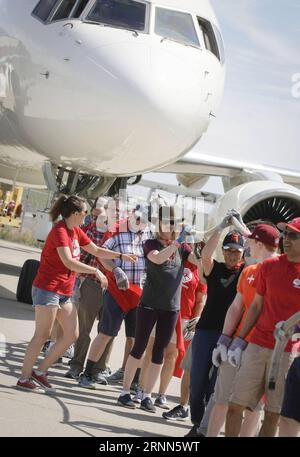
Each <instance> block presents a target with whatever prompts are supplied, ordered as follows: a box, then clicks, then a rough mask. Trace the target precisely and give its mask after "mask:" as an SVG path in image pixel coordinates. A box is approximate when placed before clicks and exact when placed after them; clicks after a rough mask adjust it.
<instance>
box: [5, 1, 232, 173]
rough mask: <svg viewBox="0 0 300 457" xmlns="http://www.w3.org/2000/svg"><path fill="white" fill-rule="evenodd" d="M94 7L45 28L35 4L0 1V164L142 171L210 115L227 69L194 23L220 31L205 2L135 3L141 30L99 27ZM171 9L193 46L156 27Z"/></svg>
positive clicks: (160, 161) (174, 152)
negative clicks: (184, 23) (140, 9)
mask: <svg viewBox="0 0 300 457" xmlns="http://www.w3.org/2000/svg"><path fill="white" fill-rule="evenodd" d="M74 3H75V2H74ZM95 3H96V2H95V1H93V0H90V1H89V2H87V5H86V7H85V9H84V10H83V13H82V15H81V16H80V17H78V18H74V17H66V18H63V19H59V20H54V18H53V16H52V19H51V17H49V19H48V20H47V21H45V22H43V21H42V20H40V18H38V17H37V16H36V15H35V14H32V13H33V10H34V8H35V7H36V5H37V4H38V0H14V1H13V2H12V1H11V0H2V1H1V5H0V162H1V163H3V164H6V166H7V167H8V168H9V167H12V168H15V167H20V164H21V167H22V166H23V167H24V168H26V167H28V168H30V167H31V168H32V170H33V169H34V168H35V167H38V168H39V169H40V166H41V165H40V164H41V163H42V162H43V161H44V160H45V159H48V160H50V161H51V162H52V163H53V164H56V165H61V166H63V167H69V168H71V169H74V170H80V171H81V172H84V173H89V174H99V175H111V176H112V175H113V176H128V175H134V174H141V173H143V172H145V171H149V170H153V169H157V168H159V167H161V166H164V165H166V164H168V163H172V162H174V161H175V160H177V159H178V158H179V157H180V156H182V155H183V154H185V153H186V152H188V151H189V150H190V149H191V148H192V147H193V146H194V145H195V144H196V143H197V142H198V141H199V139H200V138H201V136H202V135H203V133H204V132H205V131H206V130H207V127H208V124H209V122H210V119H211V117H212V116H213V115H215V113H216V108H217V106H218V104H219V102H220V98H221V96H222V92H223V84H224V74H225V70H224V62H223V61H222V58H221V56H219V58H218V57H217V56H216V55H215V54H214V53H213V52H211V50H209V49H207V46H206V45H205V40H204V37H203V34H202V35H201V29H200V23H199V22H198V18H202V19H204V20H206V21H208V23H210V24H213V27H214V30H216V28H217V27H218V26H217V22H216V18H215V16H214V13H213V11H212V9H211V6H210V4H209V2H208V1H206V0H202V1H200V0H197V1H195V0H181V1H179V0H169V1H166V0H164V1H163V0H162V1H157V2H152V1H148V2H144V1H140V2H138V3H142V4H145V18H144V21H145V23H144V28H143V25H142V26H141V29H140V30H136V29H129V27H128V28H126V27H124V28H122V27H121V28H120V26H119V25H118V27H117V26H114V24H105V23H103V22H101V21H99V22H97V21H95V19H94V17H95V14H96V13H94V16H91V14H92V13H91V11H94V10H93V8H95V5H94V4H95ZM100 3H101V2H100ZM129 3H130V2H129ZM57 6H58V2H57ZM168 10H169V12H170V11H171V13H169V12H168ZM172 12H175V13H176V12H177V15H178V14H179V17H181V16H180V14H184V13H185V14H186V18H188V19H189V22H188V23H189V24H191V25H193V27H194V31H193V33H192V32H191V33H190V35H189V36H190V37H192V38H188V39H189V40H191V42H184V41H186V39H183V40H181V38H180V37H179V35H178V37H179V38H178V39H176V40H175V39H174V33H173V31H172V30H170V35H171V37H169V36H168V32H167V27H166V28H165V29H164V25H163V24H162V25H161V23H160V24H159V25H160V29H158V22H159V21H161V22H162V21H163V20H164V17H166V18H168V14H171V16H172V14H173V13H172ZM159 15H160V16H159ZM164 15H165V16H164ZM91 17H92V20H91ZM180 20H181V19H180ZM174 23H175V24H177V23H176V22H174ZM169 27H170V29H171V28H172V27H173V25H172V23H170V24H169ZM142 28H143V29H142ZM160 30H162V31H163V32H160ZM164 30H166V31H165V32H164ZM159 32H160V33H159ZM163 33H166V35H163ZM192 39H193V40H194V42H192ZM219 42H220V41H219Z"/></svg>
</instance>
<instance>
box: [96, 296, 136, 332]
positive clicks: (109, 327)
mask: <svg viewBox="0 0 300 457" xmlns="http://www.w3.org/2000/svg"><path fill="white" fill-rule="evenodd" d="M127 315H129V317H127V327H126V336H127V337H132V338H134V335H135V322H136V308H135V309H133V310H130V311H129V312H127V313H126V312H125V311H123V310H122V308H120V306H119V305H118V304H117V303H116V301H115V300H114V298H113V297H112V296H111V294H110V293H109V292H105V293H104V296H103V309H102V316H101V322H100V326H99V331H100V332H101V333H103V334H104V335H108V336H117V335H118V333H119V330H120V328H121V325H122V322H123V321H124V320H125V319H126V316H127Z"/></svg>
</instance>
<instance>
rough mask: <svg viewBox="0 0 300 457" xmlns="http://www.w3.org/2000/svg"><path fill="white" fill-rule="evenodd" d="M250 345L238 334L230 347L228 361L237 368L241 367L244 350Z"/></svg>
mask: <svg viewBox="0 0 300 457" xmlns="http://www.w3.org/2000/svg"><path fill="white" fill-rule="evenodd" d="M247 346H248V343H247V341H245V340H243V338H240V337H239V336H237V337H236V338H234V340H233V343H232V344H231V346H230V348H229V349H228V352H227V356H228V362H229V363H230V365H232V366H233V367H235V368H239V367H240V365H241V360H242V355H243V351H244V350H245V349H246V347H247Z"/></svg>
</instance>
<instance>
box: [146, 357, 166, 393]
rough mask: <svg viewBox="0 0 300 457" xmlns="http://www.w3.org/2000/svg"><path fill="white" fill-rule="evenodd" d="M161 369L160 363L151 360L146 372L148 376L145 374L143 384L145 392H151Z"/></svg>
mask: <svg viewBox="0 0 300 457" xmlns="http://www.w3.org/2000/svg"><path fill="white" fill-rule="evenodd" d="M161 369H162V364H158V363H153V362H151V363H150V366H149V373H148V376H147V379H146V381H145V385H144V392H145V393H151V392H152V391H153V389H154V386H155V384H156V381H157V380H158V378H159V375H160V372H161Z"/></svg>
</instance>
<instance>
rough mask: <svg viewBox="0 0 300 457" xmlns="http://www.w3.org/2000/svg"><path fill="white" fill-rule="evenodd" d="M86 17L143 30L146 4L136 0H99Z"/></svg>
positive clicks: (103, 22)
mask: <svg viewBox="0 0 300 457" xmlns="http://www.w3.org/2000/svg"><path fill="white" fill-rule="evenodd" d="M86 19H87V20H88V21H92V22H98V23H100V24H107V25H111V26H112V27H120V28H124V29H133V30H139V31H143V30H145V21H146V4H145V3H141V2H138V1H134V0H97V1H96V2H95V4H94V6H93V8H92V9H91V11H90V12H89V14H88V15H87V17H86Z"/></svg>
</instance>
